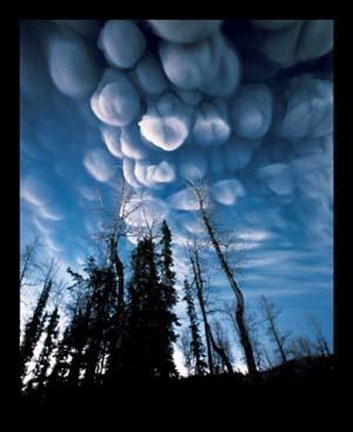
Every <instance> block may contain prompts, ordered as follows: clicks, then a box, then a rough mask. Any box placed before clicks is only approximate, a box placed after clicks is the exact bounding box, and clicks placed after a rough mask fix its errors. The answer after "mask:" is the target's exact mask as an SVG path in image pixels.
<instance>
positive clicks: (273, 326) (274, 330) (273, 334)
mask: <svg viewBox="0 0 353 432" xmlns="http://www.w3.org/2000/svg"><path fill="white" fill-rule="evenodd" d="M260 309H261V312H262V315H263V317H264V319H265V321H266V323H267V334H268V336H269V337H270V339H271V340H272V341H273V342H274V344H275V346H276V350H277V352H278V354H279V355H280V358H281V360H282V362H283V363H287V355H286V347H285V344H286V341H287V339H288V334H284V333H282V332H281V331H280V330H279V328H278V323H277V319H278V316H279V314H280V310H278V309H276V307H275V305H274V303H273V302H271V301H270V300H268V299H267V298H266V297H265V296H264V295H262V296H261V297H260Z"/></svg>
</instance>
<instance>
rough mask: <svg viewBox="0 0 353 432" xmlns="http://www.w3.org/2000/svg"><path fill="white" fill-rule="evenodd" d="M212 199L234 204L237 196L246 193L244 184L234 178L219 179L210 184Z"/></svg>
mask: <svg viewBox="0 0 353 432" xmlns="http://www.w3.org/2000/svg"><path fill="white" fill-rule="evenodd" d="M212 194H213V197H214V199H215V200H216V201H217V202H219V203H220V204H223V205H226V206H231V205H234V204H235V203H236V201H237V199H238V198H240V197H244V196H245V195H246V192H245V189H244V186H243V185H242V183H241V182H240V181H239V180H238V179H235V178H232V179H226V180H220V181H218V182H216V183H215V184H213V185H212Z"/></svg>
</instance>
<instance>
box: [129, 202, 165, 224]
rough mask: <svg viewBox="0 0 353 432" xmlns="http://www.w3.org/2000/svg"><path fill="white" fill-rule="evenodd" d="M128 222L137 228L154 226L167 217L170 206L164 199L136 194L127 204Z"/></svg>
mask: <svg viewBox="0 0 353 432" xmlns="http://www.w3.org/2000/svg"><path fill="white" fill-rule="evenodd" d="M126 212H127V214H128V216H127V218H126V223H127V224H128V225H130V226H132V227H136V228H144V227H146V228H147V225H148V226H149V227H152V226H153V225H154V224H157V223H160V222H162V221H163V219H165V218H166V217H167V214H168V207H167V205H166V204H165V202H164V201H162V200H160V199H158V198H154V197H152V196H142V197H141V196H135V197H133V198H132V199H131V200H130V201H129V202H128V203H127V206H126Z"/></svg>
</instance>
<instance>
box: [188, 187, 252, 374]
mask: <svg viewBox="0 0 353 432" xmlns="http://www.w3.org/2000/svg"><path fill="white" fill-rule="evenodd" d="M191 190H192V191H193V193H194V195H195V198H196V199H197V202H198V204H199V212H200V217H201V220H202V222H203V224H204V227H205V229H206V232H207V235H208V237H209V240H210V242H211V244H212V247H213V249H214V250H215V252H216V254H217V258H218V261H219V264H220V266H221V268H222V271H223V272H224V274H225V276H226V278H227V280H228V283H229V286H230V288H231V289H232V291H233V293H234V295H235V298H236V301H237V307H236V312H235V316H236V321H237V326H238V329H239V335H240V343H241V346H242V347H243V350H244V353H245V357H246V362H247V366H248V370H249V375H250V376H253V377H254V376H256V375H257V369H256V363H255V358H254V353H253V348H252V345H251V340H250V338H249V334H248V329H247V327H246V323H245V320H244V309H245V304H244V297H243V293H242V291H241V290H240V288H239V286H238V284H237V281H236V279H235V276H234V274H233V271H232V269H231V267H230V265H229V263H228V262H227V259H226V256H225V254H224V253H223V252H222V249H221V245H220V241H219V240H218V238H217V235H216V231H215V229H214V226H213V223H212V221H211V218H210V217H209V215H208V213H207V210H206V208H207V200H208V192H207V190H206V188H205V187H203V186H198V185H192V186H191Z"/></svg>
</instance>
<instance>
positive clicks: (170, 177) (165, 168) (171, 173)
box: [152, 161, 176, 183]
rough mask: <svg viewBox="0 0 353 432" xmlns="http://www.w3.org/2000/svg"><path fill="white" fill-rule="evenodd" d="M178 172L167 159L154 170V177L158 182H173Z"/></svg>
mask: <svg viewBox="0 0 353 432" xmlns="http://www.w3.org/2000/svg"><path fill="white" fill-rule="evenodd" d="M175 178H176V173H175V168H174V166H173V165H172V164H171V163H170V162H167V161H162V162H161V163H160V164H158V165H157V166H156V167H155V169H154V172H153V175H152V179H153V180H154V181H155V182H156V183H171V182H173V181H174V180H175Z"/></svg>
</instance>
